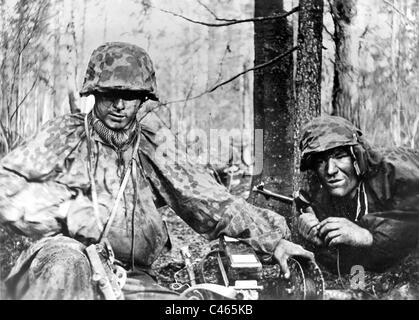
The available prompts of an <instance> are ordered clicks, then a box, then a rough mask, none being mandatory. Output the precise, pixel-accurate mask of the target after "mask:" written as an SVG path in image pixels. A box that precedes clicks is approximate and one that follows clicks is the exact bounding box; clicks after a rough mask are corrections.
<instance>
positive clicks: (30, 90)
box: [10, 77, 39, 120]
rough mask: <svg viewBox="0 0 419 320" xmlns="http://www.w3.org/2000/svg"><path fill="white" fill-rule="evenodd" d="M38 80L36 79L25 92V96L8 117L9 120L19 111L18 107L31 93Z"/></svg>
mask: <svg viewBox="0 0 419 320" xmlns="http://www.w3.org/2000/svg"><path fill="white" fill-rule="evenodd" d="M38 80H39V78H38V77H37V78H36V79H35V81H34V82H33V84H32V87H31V88H30V89H29V90H28V92H26V94H25V96H24V97H23V98H22V100H21V101H20V102H19V104H18V105H17V107H16V109H15V111H14V112H13V113H12V115H11V116H10V120H12V119H13V117H14V116H15V115H16V112H17V111H18V110H19V108H20V106H21V105H22V104H23V103H24V102H25V100H26V98H27V97H28V96H29V94H30V93H31V92H32V90H33V89H34V88H35V85H36V83H37V82H38Z"/></svg>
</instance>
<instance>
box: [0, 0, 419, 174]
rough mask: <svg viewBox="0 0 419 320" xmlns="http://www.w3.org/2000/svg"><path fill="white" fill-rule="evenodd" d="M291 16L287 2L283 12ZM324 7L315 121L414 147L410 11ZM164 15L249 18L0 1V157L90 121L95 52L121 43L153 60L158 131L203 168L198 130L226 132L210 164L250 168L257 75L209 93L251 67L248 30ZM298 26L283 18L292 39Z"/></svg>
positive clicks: (136, 6)
mask: <svg viewBox="0 0 419 320" xmlns="http://www.w3.org/2000/svg"><path fill="white" fill-rule="evenodd" d="M268 4H269V2H266V7H268ZM298 4H299V1H298V0H284V1H283V5H284V8H285V11H288V10H290V9H292V8H293V7H295V6H297V5H298ZM325 5H326V6H325V15H324V24H325V29H324V39H323V46H324V48H325V50H323V62H324V63H323V73H322V97H321V98H322V111H323V112H326V113H333V114H339V115H343V116H344V117H346V118H348V119H350V120H352V121H354V122H355V123H356V124H358V125H359V126H360V127H361V129H363V130H364V131H365V132H366V133H367V134H368V136H369V137H370V138H371V140H373V142H375V143H378V144H380V145H405V146H408V147H417V143H418V139H419V137H418V134H417V131H418V124H419V116H418V112H417V111H418V110H417V108H418V107H417V106H418V102H419V101H418V100H419V98H418V94H417V92H418V87H419V80H418V79H419V75H418V61H419V59H418V57H419V40H418V36H419V18H418V11H419V9H418V7H419V4H418V2H417V1H415V0H384V1H383V0H371V1H368V2H366V1H356V0H351V1H341V0H329V1H328V3H326V4H325ZM262 6H263V7H265V4H262ZM160 9H163V10H167V11H173V12H175V13H178V14H182V15H184V16H188V17H191V18H193V19H195V20H200V21H210V22H214V23H219V22H225V21H228V20H232V19H243V18H252V17H254V1H250V0H247V1H238V0H217V1H209V0H199V1H198V0H183V1H179V2H174V1H169V0H159V1H156V0H126V1H124V2H123V3H122V2H111V1H108V0H105V1H98V0H83V1H77V2H75V1H70V0H40V1H36V2H31V1H24V0H0V10H1V20H0V28H1V35H0V50H1V53H0V59H1V60H0V74H1V84H0V85H1V92H2V95H1V109H0V113H1V115H0V119H1V124H0V132H1V139H0V141H1V147H2V148H3V152H4V151H5V150H8V149H10V148H12V147H13V146H15V145H16V142H17V141H19V137H25V136H27V135H30V134H32V133H33V132H35V131H36V130H38V128H39V126H40V125H41V124H43V123H44V122H45V121H47V120H49V119H50V118H52V117H54V116H57V115H61V114H63V113H67V112H77V111H78V110H81V111H86V110H88V109H89V108H90V107H91V105H92V101H91V99H80V98H79V96H78V90H79V89H80V86H81V83H82V80H83V76H84V71H85V68H86V65H87V61H88V58H89V55H90V52H91V51H92V50H93V49H94V48H95V47H97V46H98V45H99V44H101V43H102V42H103V41H128V42H134V43H136V44H138V45H140V46H142V47H144V48H145V49H147V50H149V51H150V54H151V56H152V58H153V61H154V62H155V67H156V71H157V78H158V85H159V91H160V96H161V97H162V101H163V105H162V106H161V107H159V108H157V109H156V111H155V113H154V117H155V118H157V120H158V121H159V123H160V125H161V126H167V127H168V128H170V130H171V131H172V132H174V134H176V135H178V136H179V137H182V139H185V140H186V142H187V143H188V145H189V146H190V147H191V148H195V149H196V150H197V151H199V150H201V151H199V152H201V155H203V157H207V158H209V157H210V156H211V155H213V154H214V152H210V153H209V154H205V152H204V150H207V151H208V150H210V149H211V147H215V146H214V145H211V141H209V139H207V141H205V139H204V138H202V134H200V132H201V131H200V130H202V131H203V132H206V134H207V136H208V133H211V132H210V131H211V129H225V130H227V131H226V132H225V134H229V135H230V136H231V139H230V140H231V141H230V145H227V144H222V145H221V146H218V147H219V148H218V149H220V150H222V151H219V152H218V153H216V156H215V159H212V161H213V163H219V164H220V166H222V165H224V164H225V163H226V161H227V162H228V161H230V162H234V163H246V164H247V165H248V164H251V163H252V162H253V161H252V159H251V156H250V155H251V151H250V150H251V142H252V132H253V121H252V119H253V101H252V100H253V86H252V85H251V84H252V83H253V73H252V72H249V73H245V74H244V75H243V76H241V77H238V78H237V79H236V80H235V81H232V82H229V83H228V84H226V85H224V86H222V87H220V88H218V89H217V90H215V91H213V92H209V91H210V89H211V88H213V87H214V86H216V85H217V84H219V83H221V82H222V81H224V80H226V79H229V78H231V77H233V76H234V75H237V74H238V73H240V72H242V71H243V70H246V69H249V68H252V67H253V66H254V65H256V64H257V63H256V64H255V61H254V48H253V46H254V43H253V41H252V40H250V39H253V34H254V30H255V29H254V26H253V23H243V24H237V25H231V26H229V27H218V28H209V27H206V26H203V25H200V24H197V23H191V22H188V21H185V20H182V19H180V18H179V17H176V16H174V15H171V14H169V13H167V12H163V11H161V10H160ZM297 16H298V15H294V16H293V17H292V18H288V21H289V23H291V22H294V37H295V36H296V34H297V33H296V32H295V31H296V28H298V25H297V19H298V17H297ZM217 19H218V20H217ZM275 23H277V22H272V25H274V24H275ZM28 40H29V41H28ZM295 44H296V39H294V45H295ZM281 49H284V48H281ZM264 50H269V49H267V48H265V49H264ZM275 50H276V49H275ZM295 70H296V69H295V67H294V73H295ZM258 72H259V73H263V70H259V71H258ZM18 106H19V107H18ZM191 129H198V131H200V132H198V134H196V132H197V130H195V132H192V133H191ZM231 129H234V130H231ZM192 131H193V130H192ZM201 133H202V132H201ZM231 145H234V146H235V147H234V148H233V149H234V150H233V151H232V149H231ZM243 145H244V146H245V147H243V148H242V146H243ZM240 148H242V149H243V151H239V152H238V151H237V150H238V149H240ZM225 154H228V155H229V156H228V157H227V158H228V159H227V160H226V159H225V158H222V156H221V155H225ZM233 158H234V159H233Z"/></svg>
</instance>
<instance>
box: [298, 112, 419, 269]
mask: <svg viewBox="0 0 419 320" xmlns="http://www.w3.org/2000/svg"><path fill="white" fill-rule="evenodd" d="M302 131H303V134H302V141H301V145H300V147H301V149H302V151H303V152H302V154H303V161H302V162H304V163H302V169H303V170H304V169H309V168H310V167H309V155H312V154H315V153H317V152H322V151H326V150H330V149H333V148H336V147H339V146H347V147H351V146H352V148H353V149H352V150H353V155H354V158H355V159H356V163H357V165H358V166H359V172H360V177H361V183H360V186H359V187H358V192H357V196H356V197H355V199H353V200H352V201H345V200H343V199H341V198H337V199H333V198H332V197H330V195H329V193H328V192H327V191H326V190H325V188H316V187H313V188H311V190H310V191H309V192H308V194H310V198H311V199H312V206H313V208H314V210H315V212H316V215H317V217H318V218H319V220H320V221H321V220H324V219H326V218H328V217H332V216H333V217H343V218H347V219H349V220H351V221H353V222H355V223H356V224H358V225H359V226H361V227H363V228H366V229H368V230H369V231H370V232H371V234H372V236H373V245H372V246H371V247H370V248H368V249H357V248H353V247H352V248H350V247H346V246H341V247H340V267H341V268H342V270H344V269H348V268H351V267H352V266H353V265H356V264H358V265H363V266H364V267H367V268H369V269H372V270H377V271H381V270H383V269H384V268H386V267H389V266H391V265H392V264H393V263H395V262H397V261H399V260H400V259H401V258H402V257H403V256H405V255H406V254H408V253H409V251H411V250H412V248H414V247H415V246H416V244H417V242H418V239H419V153H418V152H416V151H414V150H410V149H407V148H401V147H400V148H391V149H376V148H372V147H371V146H370V144H369V143H368V142H367V140H366V139H365V138H364V137H363V135H362V132H361V131H360V130H359V129H358V128H356V127H355V126H354V125H353V124H351V123H350V122H349V121H347V120H345V119H343V118H340V117H334V116H321V117H318V118H315V119H314V120H312V121H311V122H310V123H309V124H308V125H307V126H305V128H304V130H302ZM357 211H358V216H357ZM336 254H337V252H330V251H328V250H319V251H318V255H317V258H318V259H319V261H320V262H322V263H324V264H328V265H329V266H330V267H331V268H332V269H334V268H335V267H336Z"/></svg>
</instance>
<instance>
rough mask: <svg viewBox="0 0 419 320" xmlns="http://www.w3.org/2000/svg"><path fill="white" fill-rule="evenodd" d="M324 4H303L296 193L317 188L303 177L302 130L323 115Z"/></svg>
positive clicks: (307, 0)
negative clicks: (301, 164) (300, 144)
mask: <svg viewBox="0 0 419 320" xmlns="http://www.w3.org/2000/svg"><path fill="white" fill-rule="evenodd" d="M323 8H324V3H323V0H300V11H299V26H298V47H299V49H298V53H297V70H296V79H295V90H296V103H295V112H294V120H293V123H294V154H295V156H294V161H295V162H294V168H295V171H294V191H298V190H299V189H300V188H301V187H303V188H304V189H306V190H307V188H308V187H310V188H315V187H316V185H315V183H314V181H315V180H314V179H313V178H312V177H311V176H310V175H308V174H303V175H301V174H300V170H299V165H300V159H301V157H300V151H299V140H300V138H301V137H300V131H301V126H302V125H303V124H304V123H305V122H306V121H308V120H309V119H311V118H313V117H315V116H318V115H319V114H320V112H321V82H322V79H321V74H322V43H323Z"/></svg>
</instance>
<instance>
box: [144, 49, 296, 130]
mask: <svg viewBox="0 0 419 320" xmlns="http://www.w3.org/2000/svg"><path fill="white" fill-rule="evenodd" d="M298 48H299V47H298V46H296V47H293V48H291V49H289V50H288V51H286V52H284V53H283V54H281V55H279V56H277V57H275V58H273V59H271V60H269V61H267V62H265V63H263V64H259V65H257V66H255V67H253V68H250V69H246V70H244V71H243V72H240V73H239V74H237V75H235V76H234V77H232V78H230V79H228V80H226V81H224V82H222V83H220V84H218V85H216V86H214V87H213V88H211V89H210V90H206V91H204V92H202V93H201V94H199V95H197V96H194V97H192V98H187V99H182V100H176V101H169V102H165V103H159V104H157V105H156V106H155V107H152V108H150V109H149V110H147V111H146V112H145V113H144V115H143V116H142V117H141V119H140V121H141V120H142V119H144V118H145V117H146V116H147V115H148V114H149V113H151V112H153V113H155V114H156V115H157V113H156V110H158V109H159V108H161V107H163V108H166V109H168V108H169V107H168V105H169V104H174V103H182V102H187V101H191V100H195V99H198V98H201V97H202V96H204V95H206V94H208V93H211V92H214V91H215V90H217V89H218V88H220V87H221V86H224V85H226V84H227V83H229V82H232V81H234V80H235V79H237V78H238V77H240V76H242V75H244V74H246V73H248V72H251V71H256V70H259V69H263V68H266V67H268V66H270V65H272V64H274V63H275V62H277V61H279V60H281V59H282V58H284V57H286V56H288V55H290V54H292V53H293V52H294V51H296V50H297V49H298ZM159 118H160V117H159ZM160 120H161V121H162V123H163V124H164V125H165V126H166V127H167V128H169V126H168V125H166V124H165V123H164V121H163V120H162V119H160ZM169 129H170V128H169Z"/></svg>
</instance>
